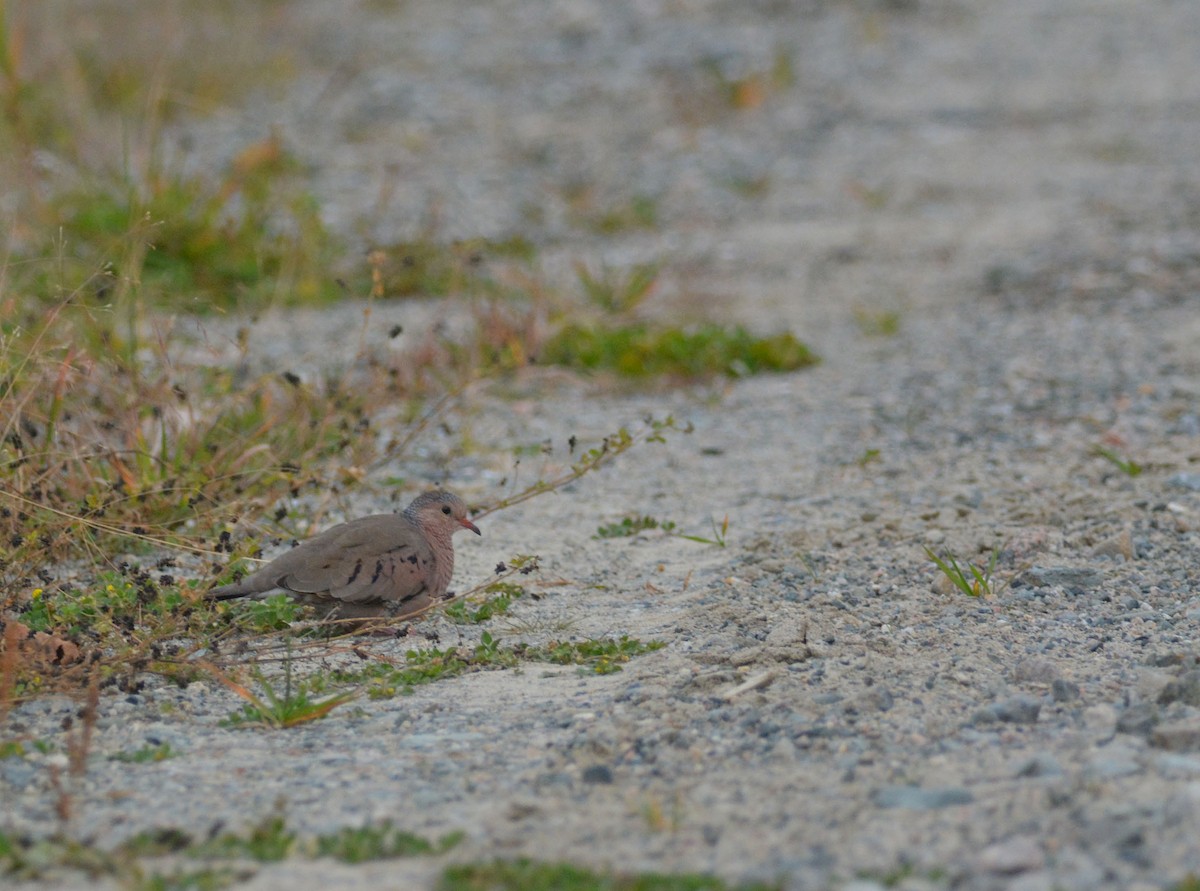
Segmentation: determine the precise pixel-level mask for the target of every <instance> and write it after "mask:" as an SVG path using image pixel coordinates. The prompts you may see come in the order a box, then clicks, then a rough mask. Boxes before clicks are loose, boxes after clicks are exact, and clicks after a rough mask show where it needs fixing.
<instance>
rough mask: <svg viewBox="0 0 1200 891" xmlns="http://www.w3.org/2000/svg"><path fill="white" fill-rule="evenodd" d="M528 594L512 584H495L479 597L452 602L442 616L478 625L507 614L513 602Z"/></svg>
mask: <svg viewBox="0 0 1200 891" xmlns="http://www.w3.org/2000/svg"><path fill="white" fill-rule="evenodd" d="M528 593H529V592H528V591H526V590H525V589H524V588H523V587H521V586H520V585H517V584H513V583H512V582H496V583H494V584H491V585H488V586H487V587H486V588H484V589H483V592H482V594H481V595H479V596H474V597H463V598H460V599H459V600H456V601H454V602H453V603H451V604H450V605H449V606H447V607H446V608H445V609H444V610H442V614H443V615H444V616H446V618H448V619H449V620H450V621H452V622H457V623H459V624H463V625H479V624H481V623H483V622H487V621H489V620H491V619H493V618H495V617H496V616H503V615H507V614H508V609H509V607H510V606H512V604H513V601H515V600H518V599H520V598H522V597H525V596H526V595H527V594H528Z"/></svg>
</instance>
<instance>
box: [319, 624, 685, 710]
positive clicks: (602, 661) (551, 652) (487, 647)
mask: <svg viewBox="0 0 1200 891" xmlns="http://www.w3.org/2000/svg"><path fill="white" fill-rule="evenodd" d="M664 646H665V644H664V643H662V642H660V641H649V642H643V641H640V640H637V639H636V638H631V637H629V636H627V635H622V636H621V637H617V638H593V639H589V640H582V641H551V642H550V643H547V644H545V645H543V646H534V645H531V644H524V643H517V644H513V645H511V646H506V645H504V644H502V643H501V642H500V640H499V639H498V638H496V637H494V636H493V635H492V634H491V633H489V632H487V631H485V632H483V634H482V635H481V636H480V642H479V643H478V644H476V645H475V646H474V647H454V648H445V649H442V648H438V647H430V648H429V649H423V650H409V651H408V653H406V654H405V659H404V662H403V663H402V664H392V663H389V662H384V661H373V662H371V663H369V664H368V665H366V666H365V667H363V668H361V669H358V670H356V671H333V672H329V673H328V674H325V675H321V676H318V677H315V678H310V679H308V681H307V683H308V689H309V690H311V691H314V692H325V691H328V690H334V689H344V688H346V687H355V688H356V689H365V691H366V693H367V695H368V696H369V697H370V698H372V699H390V698H391V697H393V696H397V695H404V694H408V693H411V692H412V690H413V688H415V687H418V686H421V685H422V684H429V683H433V682H435V681H439V680H445V679H447V678H452V677H458V676H460V675H463V674H468V673H470V672H474V671H488V670H495V669H502V668H516V667H519V666H522V665H528V664H536V663H548V664H553V665H575V666H578V667H579V669H580V671H583V672H586V673H588V674H613V673H615V672H618V671H620V670H621V668H622V666H624V665H625V664H626V663H628V662H629V661H630V660H631V659H633V658H635V657H637V656H641V655H643V654H645V653H652V652H654V651H655V650H659V649H662V647H664Z"/></svg>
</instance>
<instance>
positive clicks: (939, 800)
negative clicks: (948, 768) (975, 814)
mask: <svg viewBox="0 0 1200 891" xmlns="http://www.w3.org/2000/svg"><path fill="white" fill-rule="evenodd" d="M871 799H872V800H873V801H874V802H875V804H876V805H877V806H879V807H884V808H903V809H905V810H910V811H932V810H938V809H939V808H944V807H953V806H954V805H959V804H970V803H971V802H972V801H974V800H975V797H974V796H973V795H972V794H971V793H970V792H968V791H967V790H966V789H963V788H962V787H960V786H941V787H935V788H922V787H920V786H884V787H883V788H880V789H876V790H875V791H874V792H873V793H872V794H871Z"/></svg>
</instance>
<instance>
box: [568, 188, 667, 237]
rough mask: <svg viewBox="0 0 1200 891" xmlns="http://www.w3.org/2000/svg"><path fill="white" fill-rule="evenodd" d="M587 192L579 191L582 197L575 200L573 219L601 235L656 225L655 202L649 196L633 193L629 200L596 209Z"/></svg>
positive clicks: (656, 204)
mask: <svg viewBox="0 0 1200 891" xmlns="http://www.w3.org/2000/svg"><path fill="white" fill-rule="evenodd" d="M589 195H590V193H588V192H586V191H584V192H582V193H581V196H582V197H583V200H577V201H575V202H574V203H575V206H576V210H577V212H576V213H575V215H574V219H575V222H576V223H578V224H579V225H581V226H583V227H584V228H587V229H590V230H591V231H593V232H596V233H598V234H600V235H617V234H620V233H622V232H629V231H631V230H636V229H653V228H654V227H655V226H657V225H658V201H657V200H656V199H655V198H653V197H652V196H650V195H634V196H633V197H632V198H630V199H629V200H628V201H624V202H619V203H616V204H613V205H611V206H609V207H607V208H602V209H599V208H596V207H595V206H594V205H593V204H592V203H591V202H590V200H588V198H589Z"/></svg>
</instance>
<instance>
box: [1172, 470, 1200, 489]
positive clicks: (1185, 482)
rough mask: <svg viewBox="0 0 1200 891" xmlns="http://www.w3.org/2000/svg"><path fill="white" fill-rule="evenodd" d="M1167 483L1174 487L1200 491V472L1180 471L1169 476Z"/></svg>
mask: <svg viewBox="0 0 1200 891" xmlns="http://www.w3.org/2000/svg"><path fill="white" fill-rule="evenodd" d="M1167 485H1168V486H1170V487H1171V488H1172V489H1186V490H1188V491H1189V492H1200V473H1194V472H1189V471H1180V472H1179V473H1173V474H1171V475H1170V476H1169V477H1167Z"/></svg>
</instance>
